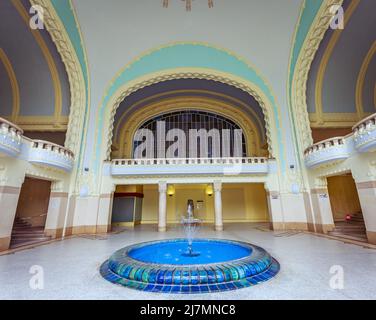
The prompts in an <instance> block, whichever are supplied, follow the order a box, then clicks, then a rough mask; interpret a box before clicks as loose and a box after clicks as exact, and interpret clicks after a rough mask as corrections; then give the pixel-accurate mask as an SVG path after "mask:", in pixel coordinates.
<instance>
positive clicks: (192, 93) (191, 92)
mask: <svg viewBox="0 0 376 320" xmlns="http://www.w3.org/2000/svg"><path fill="white" fill-rule="evenodd" d="M172 94H184V95H185V96H187V97H189V98H192V97H195V96H196V97H197V98H200V96H199V95H200V94H201V95H202V94H208V95H210V96H211V97H210V98H207V99H212V100H218V101H221V99H225V100H227V101H231V102H233V103H234V104H236V105H240V106H242V107H243V108H244V110H247V111H248V112H250V113H251V114H252V116H253V118H254V119H255V121H256V122H257V125H258V128H260V130H261V129H264V123H263V121H262V120H261V119H260V116H259V115H258V114H257V113H256V111H255V110H254V108H253V106H250V105H249V104H246V103H244V102H243V101H241V100H239V99H237V98H234V97H232V96H229V95H226V94H222V93H219V92H215V91H210V90H198V89H185V90H172V91H166V92H162V93H158V94H155V95H152V96H150V97H147V98H145V99H141V100H138V101H137V102H136V103H134V104H132V105H131V106H129V107H128V108H127V110H125V111H124V112H123V113H122V115H121V116H120V118H119V119H117V120H116V125H115V129H114V135H115V140H118V134H119V126H123V121H124V119H125V118H126V117H128V116H129V114H131V113H132V112H134V110H135V108H138V107H139V106H142V105H145V104H146V103H148V101H150V102H152V101H153V100H155V99H157V98H158V100H161V99H168V98H171V95H172ZM177 98H179V97H175V99H177ZM222 102H223V101H222ZM261 135H262V139H263V140H264V139H265V134H264V133H261Z"/></svg>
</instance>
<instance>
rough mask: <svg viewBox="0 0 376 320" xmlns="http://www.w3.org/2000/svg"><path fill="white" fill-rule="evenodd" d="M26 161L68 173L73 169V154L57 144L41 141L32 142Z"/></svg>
mask: <svg viewBox="0 0 376 320" xmlns="http://www.w3.org/2000/svg"><path fill="white" fill-rule="evenodd" d="M28 160H29V162H31V163H34V164H38V165H44V166H48V167H54V168H57V169H61V170H64V171H66V172H70V171H71V170H72V168H73V162H74V154H73V152H72V151H70V150H68V149H67V148H64V147H62V146H59V145H57V144H54V143H51V142H48V141H43V140H32V142H31V147H30V151H29V159H28Z"/></svg>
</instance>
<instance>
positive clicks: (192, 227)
mask: <svg viewBox="0 0 376 320" xmlns="http://www.w3.org/2000/svg"><path fill="white" fill-rule="evenodd" d="M193 210H194V209H193V200H191V199H189V200H188V204H187V217H182V220H181V223H182V225H183V228H184V232H185V237H186V239H187V242H188V248H187V251H186V252H184V253H182V255H183V256H185V257H197V256H199V255H200V253H199V252H194V251H193V248H192V244H193V239H194V237H195V235H196V234H197V232H198V230H199V229H200V225H201V220H200V219H196V218H195V217H194V215H193Z"/></svg>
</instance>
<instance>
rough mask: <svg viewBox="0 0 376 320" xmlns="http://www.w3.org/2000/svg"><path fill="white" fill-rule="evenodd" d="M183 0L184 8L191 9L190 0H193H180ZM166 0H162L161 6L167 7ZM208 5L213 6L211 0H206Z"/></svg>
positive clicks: (167, 0)
mask: <svg viewBox="0 0 376 320" xmlns="http://www.w3.org/2000/svg"><path fill="white" fill-rule="evenodd" d="M182 1H184V2H185V9H186V10H187V11H191V10H192V1H193V0H182ZM168 2H169V0H163V8H167V7H168ZM208 6H209V8H213V7H214V3H213V0H208Z"/></svg>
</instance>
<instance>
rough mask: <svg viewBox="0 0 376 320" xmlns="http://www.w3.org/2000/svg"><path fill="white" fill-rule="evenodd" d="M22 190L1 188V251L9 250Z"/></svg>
mask: <svg viewBox="0 0 376 320" xmlns="http://www.w3.org/2000/svg"><path fill="white" fill-rule="evenodd" d="M20 192H21V188H20V187H13V186H0V251H4V250H8V249H9V245H10V238H11V235H12V229H13V223H14V219H15V216H16V211H17V205H18V198H19V196H20Z"/></svg>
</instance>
